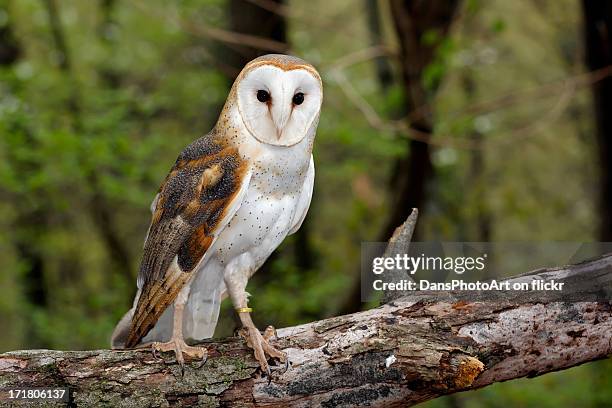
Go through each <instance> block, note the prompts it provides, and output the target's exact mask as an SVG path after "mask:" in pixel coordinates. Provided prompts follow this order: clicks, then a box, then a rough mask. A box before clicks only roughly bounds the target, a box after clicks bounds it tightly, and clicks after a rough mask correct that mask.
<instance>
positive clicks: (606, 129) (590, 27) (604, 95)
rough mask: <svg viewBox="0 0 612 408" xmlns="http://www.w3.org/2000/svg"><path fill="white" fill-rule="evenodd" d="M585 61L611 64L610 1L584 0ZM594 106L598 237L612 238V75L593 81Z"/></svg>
mask: <svg viewBox="0 0 612 408" xmlns="http://www.w3.org/2000/svg"><path fill="white" fill-rule="evenodd" d="M582 10H583V14H584V33H585V49H586V64H587V66H588V68H589V69H590V70H592V71H595V70H598V69H602V68H606V67H609V66H610V65H612V3H611V2H610V1H607V0H583V1H582ZM592 89H593V105H594V110H595V123H596V131H597V143H598V145H599V166H600V170H601V171H600V174H601V176H600V180H601V181H600V185H601V188H600V196H599V213H600V217H601V223H600V225H601V227H600V228H601V229H600V233H599V235H600V240H601V241H612V116H610V111H611V110H612V77H610V76H608V77H606V78H604V79H602V80H601V81H598V82H594V83H593V85H592Z"/></svg>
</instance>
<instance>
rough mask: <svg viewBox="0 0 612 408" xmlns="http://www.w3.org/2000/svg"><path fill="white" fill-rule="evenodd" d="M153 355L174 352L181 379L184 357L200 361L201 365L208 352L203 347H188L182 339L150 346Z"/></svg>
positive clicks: (183, 370) (183, 371)
mask: <svg viewBox="0 0 612 408" xmlns="http://www.w3.org/2000/svg"><path fill="white" fill-rule="evenodd" d="M151 348H152V350H153V355H154V356H155V357H157V352H160V351H161V352H164V351H174V354H175V355H176V362H177V363H178V364H179V366H180V368H181V377H182V376H183V375H184V374H185V358H184V355H185V356H187V357H190V358H192V359H195V360H201V361H202V364H203V363H204V362H205V361H206V358H207V357H208V351H207V350H206V348H205V347H198V346H190V345H188V344H187V343H185V340H183V339H182V338H172V339H171V340H170V341H169V342H166V343H159V342H155V343H153V344H152V345H151Z"/></svg>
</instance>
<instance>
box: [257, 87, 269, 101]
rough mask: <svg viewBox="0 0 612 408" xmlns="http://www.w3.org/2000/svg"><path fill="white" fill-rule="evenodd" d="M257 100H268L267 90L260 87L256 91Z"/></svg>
mask: <svg viewBox="0 0 612 408" xmlns="http://www.w3.org/2000/svg"><path fill="white" fill-rule="evenodd" d="M257 100H258V101H259V102H268V101H269V100H270V94H269V93H268V91H264V90H263V89H260V90H259V91H257Z"/></svg>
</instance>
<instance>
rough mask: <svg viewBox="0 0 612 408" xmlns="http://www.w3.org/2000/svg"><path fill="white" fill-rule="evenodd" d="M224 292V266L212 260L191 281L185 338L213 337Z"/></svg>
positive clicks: (184, 323) (185, 319) (195, 339)
mask: <svg viewBox="0 0 612 408" xmlns="http://www.w3.org/2000/svg"><path fill="white" fill-rule="evenodd" d="M223 292H225V283H224V282H223V268H222V267H221V265H219V264H217V263H216V262H215V261H214V260H211V262H208V263H207V264H206V267H205V268H204V269H203V270H201V271H199V272H198V275H197V276H196V278H195V279H194V281H193V282H192V283H191V289H190V291H189V299H188V300H187V304H186V306H185V313H184V315H183V333H184V335H185V339H189V340H194V341H198V340H203V339H209V338H212V337H213V335H214V334H215V328H216V327H217V320H218V319H219V309H220V308H221V300H222V298H221V296H222V294H223Z"/></svg>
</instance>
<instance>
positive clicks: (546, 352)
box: [0, 254, 612, 407]
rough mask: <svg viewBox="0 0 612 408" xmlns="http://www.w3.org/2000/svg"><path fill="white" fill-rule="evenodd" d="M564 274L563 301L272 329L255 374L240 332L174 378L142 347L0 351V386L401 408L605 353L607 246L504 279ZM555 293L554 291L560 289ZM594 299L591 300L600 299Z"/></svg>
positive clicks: (611, 317)
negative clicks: (265, 359) (264, 367)
mask: <svg viewBox="0 0 612 408" xmlns="http://www.w3.org/2000/svg"><path fill="white" fill-rule="evenodd" d="M532 279H542V280H545V281H550V280H555V281H557V282H566V283H568V287H569V288H570V290H571V293H570V294H571V296H570V298H571V299H585V301H580V302H575V303H569V302H567V301H563V300H562V299H548V300H544V299H545V298H541V297H535V296H533V294H531V295H530V294H529V293H526V292H517V295H516V296H509V295H508V294H504V293H501V292H481V293H479V294H478V296H475V295H474V294H473V293H467V292H446V293H445V294H444V295H443V296H440V295H439V294H433V293H425V292H418V293H417V294H415V295H414V296H411V297H406V298H402V299H400V300H396V301H394V302H392V303H390V304H387V305H384V306H381V307H379V308H376V309H372V310H368V311H365V312H360V313H355V314H352V315H347V316H340V317H336V318H332V319H327V320H322V321H319V322H314V323H309V324H305V325H301V326H296V327H290V328H285V329H282V330H279V332H278V339H277V341H276V345H277V346H278V347H280V348H281V349H283V350H284V351H285V352H286V353H287V354H288V356H289V361H290V363H291V364H290V367H289V369H288V370H287V371H286V372H282V371H277V372H274V373H273V374H272V378H271V379H270V381H268V379H267V378H262V377H261V375H260V374H259V371H258V368H257V367H258V364H257V363H256V361H255V360H254V359H253V357H252V355H251V351H250V350H249V349H248V348H247V347H246V346H245V344H244V342H243V341H242V340H239V339H236V338H229V339H225V340H221V341H211V342H207V343H205V344H206V346H207V347H209V358H208V361H207V362H206V363H205V364H204V365H203V366H201V367H199V363H197V362H194V363H190V364H188V366H187V370H186V372H185V376H184V377H183V378H181V377H180V370H179V369H178V366H177V364H176V363H175V360H174V358H173V357H171V356H170V355H165V356H164V357H165V358H166V361H165V362H164V361H159V360H156V359H155V358H154V357H153V356H152V354H151V353H150V352H149V351H147V350H132V351H111V350H97V351H50V350H29V351H16V352H10V353H5V354H0V384H1V385H2V388H3V389H6V388H10V387H49V386H65V387H70V389H71V398H72V401H73V402H74V405H73V406H113V407H145V406H146V407H148V406H168V404H169V405H172V406H216V405H221V406H226V405H231V406H310V405H313V404H319V405H321V406H357V405H363V404H365V403H369V404H371V405H372V406H399V405H401V406H408V405H412V404H415V403H418V402H421V401H425V400H428V399H432V398H436V397H438V396H440V395H444V394H450V393H454V392H457V391H462V390H469V389H474V388H479V387H483V386H486V385H488V384H491V383H493V382H497V381H505V380H510V379H514V378H519V377H533V376H537V375H540V374H544V373H547V372H550V371H555V370H561V369H564V368H568V367H571V366H575V365H578V364H582V363H584V362H587V361H592V360H596V359H601V358H606V356H608V355H609V354H611V353H612V338H611V334H610V333H612V306H611V302H609V301H594V300H593V299H594V297H593V295H594V294H597V293H599V294H601V293H602V291H603V293H607V295H606V296H607V297H606V299H609V294H610V293H611V292H610V289H612V254H608V255H606V256H603V257H601V258H598V259H595V260H592V261H588V262H585V263H581V264H577V265H573V266H569V267H563V268H554V269H547V270H538V271H535V272H532V273H528V274H524V275H522V276H520V277H516V278H513V279H512V281H518V280H521V281H526V280H527V281H528V280H532ZM564 296H565V295H564ZM600 299H601V298H600Z"/></svg>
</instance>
